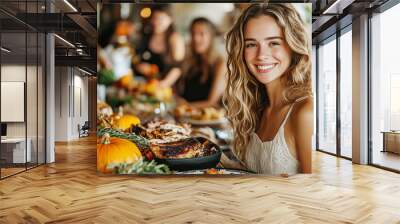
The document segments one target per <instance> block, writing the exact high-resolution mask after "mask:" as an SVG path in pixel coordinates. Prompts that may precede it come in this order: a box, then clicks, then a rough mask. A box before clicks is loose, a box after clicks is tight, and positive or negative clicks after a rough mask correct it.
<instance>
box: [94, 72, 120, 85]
mask: <svg viewBox="0 0 400 224" xmlns="http://www.w3.org/2000/svg"><path fill="white" fill-rule="evenodd" d="M115 80H116V77H115V74H114V72H113V71H112V70H107V69H102V70H100V71H99V75H98V83H99V84H102V85H105V86H109V85H112V84H113V83H114V82H115Z"/></svg>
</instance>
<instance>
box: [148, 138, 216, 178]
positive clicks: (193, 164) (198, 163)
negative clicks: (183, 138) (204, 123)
mask: <svg viewBox="0 0 400 224" xmlns="http://www.w3.org/2000/svg"><path fill="white" fill-rule="evenodd" d="M196 139H197V140H198V141H199V142H201V143H203V142H204V141H209V142H210V144H209V146H210V147H215V149H217V152H215V153H214V154H211V155H209V156H202V157H196V158H184V159H158V158H155V160H156V162H157V163H163V164H166V165H167V166H168V167H169V168H170V169H171V170H176V171H185V170H198V169H208V168H215V167H216V166H217V164H218V163H219V161H220V160H221V149H220V148H219V146H218V145H216V144H215V143H213V142H211V141H210V140H207V139H205V138H203V137H196Z"/></svg>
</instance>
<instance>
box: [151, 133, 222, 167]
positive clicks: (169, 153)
mask: <svg viewBox="0 0 400 224" xmlns="http://www.w3.org/2000/svg"><path fill="white" fill-rule="evenodd" d="M150 149H151V151H152V152H153V154H154V157H155V160H156V161H157V162H158V163H162V164H166V165H167V166H168V167H169V168H170V169H172V170H176V171H185V170H197V169H208V168H215V167H216V166H217V164H218V163H219V162H220V160H221V149H220V148H219V147H218V145H216V144H215V143H213V142H211V141H210V140H208V139H206V138H203V137H190V138H186V139H182V140H179V141H174V142H167V143H156V144H151V146H150Z"/></svg>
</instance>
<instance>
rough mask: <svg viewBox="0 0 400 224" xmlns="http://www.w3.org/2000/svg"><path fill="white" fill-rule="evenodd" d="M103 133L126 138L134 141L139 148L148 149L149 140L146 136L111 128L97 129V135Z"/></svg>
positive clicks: (99, 135)
mask: <svg viewBox="0 0 400 224" xmlns="http://www.w3.org/2000/svg"><path fill="white" fill-rule="evenodd" d="M105 133H108V134H109V135H110V136H111V137H117V138H123V139H127V140H129V141H131V142H133V143H135V144H136V145H137V146H138V147H139V148H140V149H148V148H149V142H148V140H147V139H146V138H144V137H142V136H140V135H137V134H134V133H124V132H121V131H118V130H115V129H112V128H100V129H98V130H97V137H101V136H103V135H104V134H105Z"/></svg>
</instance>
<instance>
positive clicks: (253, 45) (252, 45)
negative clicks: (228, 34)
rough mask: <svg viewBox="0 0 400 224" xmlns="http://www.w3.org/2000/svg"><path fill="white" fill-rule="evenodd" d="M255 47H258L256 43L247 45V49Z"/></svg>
mask: <svg viewBox="0 0 400 224" xmlns="http://www.w3.org/2000/svg"><path fill="white" fill-rule="evenodd" d="M255 46H256V44H255V43H247V44H246V48H250V47H255Z"/></svg>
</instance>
